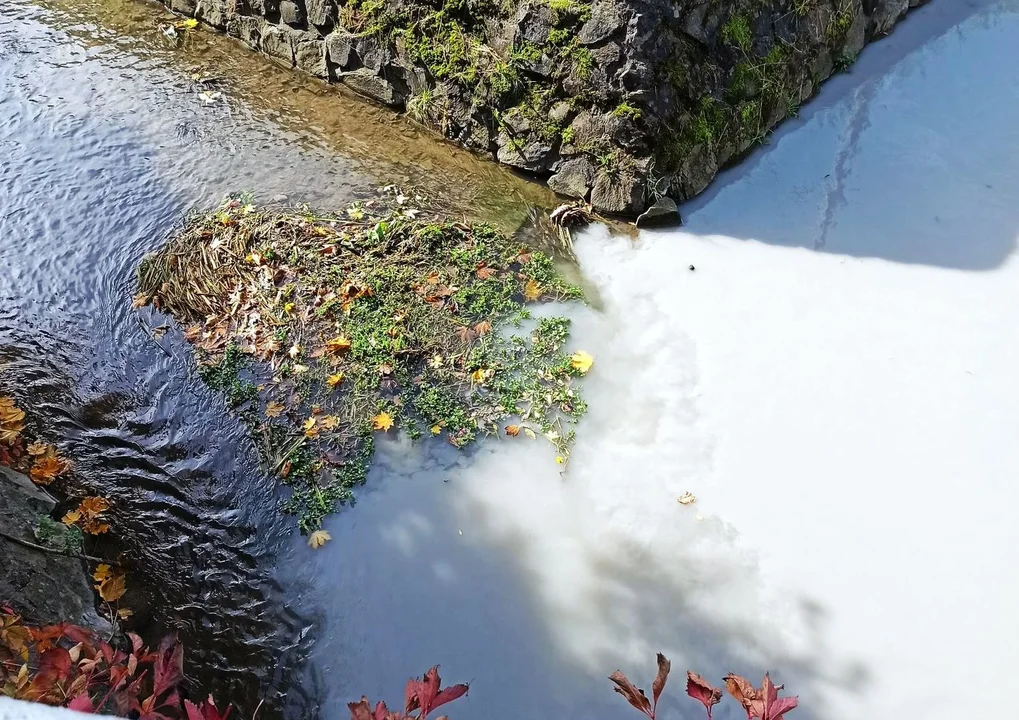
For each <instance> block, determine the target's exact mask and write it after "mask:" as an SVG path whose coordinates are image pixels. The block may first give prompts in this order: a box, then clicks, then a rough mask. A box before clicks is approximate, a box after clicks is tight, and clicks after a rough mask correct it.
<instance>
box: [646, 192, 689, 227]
mask: <svg viewBox="0 0 1019 720" xmlns="http://www.w3.org/2000/svg"><path fill="white" fill-rule="evenodd" d="M679 222H680V217H679V207H678V206H677V205H676V201H675V200H673V199H672V198H670V197H668V196H667V195H663V196H661V197H660V198H658V199H657V200H656V201H655V202H654V204H653V205H652V206H651V207H649V208H648V209H647V210H645V211H644V212H642V213H641V214H640V215H638V216H637V220H636V222H635V224H636V226H637V227H641V228H643V227H665V226H667V225H678V224H679Z"/></svg>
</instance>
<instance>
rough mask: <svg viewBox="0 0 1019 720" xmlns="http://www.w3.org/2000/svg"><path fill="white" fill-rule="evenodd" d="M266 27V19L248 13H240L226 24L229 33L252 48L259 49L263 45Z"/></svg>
mask: <svg viewBox="0 0 1019 720" xmlns="http://www.w3.org/2000/svg"><path fill="white" fill-rule="evenodd" d="M264 29H265V21H264V20H261V19H260V18H256V17H251V16H248V15H238V16H237V17H235V18H232V19H231V20H230V22H228V23H227V25H226V31H227V34H229V35H232V36H233V37H235V38H237V39H239V40H240V41H241V42H243V43H244V44H245V45H247V46H248V47H250V48H251V49H252V50H258V49H259V48H260V47H261V44H262V32H263V31H264Z"/></svg>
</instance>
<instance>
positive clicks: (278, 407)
mask: <svg viewBox="0 0 1019 720" xmlns="http://www.w3.org/2000/svg"><path fill="white" fill-rule="evenodd" d="M284 410H286V407H284V405H283V403H278V402H276V401H275V400H273V401H272V402H271V403H269V404H268V405H266V406H265V416H266V417H271V418H277V417H279V416H280V415H282V414H283V411H284Z"/></svg>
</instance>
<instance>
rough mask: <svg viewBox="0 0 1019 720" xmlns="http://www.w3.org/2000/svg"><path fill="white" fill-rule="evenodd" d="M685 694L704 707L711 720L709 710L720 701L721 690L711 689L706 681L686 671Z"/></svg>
mask: <svg viewBox="0 0 1019 720" xmlns="http://www.w3.org/2000/svg"><path fill="white" fill-rule="evenodd" d="M686 694H687V695H689V696H690V697H692V698H693V699H694V700H697V701H699V702H700V703H701V704H703V705H704V709H705V710H707V711H708V719H709V720H710V718H711V708H712V707H713V706H714V705H717V704H718V703H719V702H721V700H722V689H721V688H716V687H711V685H710V684H709V683H708V681H707V680H705V679H704V678H702V677H701V676H700V675H698V674H697V673H695V672H691V671H689V670H687V671H686Z"/></svg>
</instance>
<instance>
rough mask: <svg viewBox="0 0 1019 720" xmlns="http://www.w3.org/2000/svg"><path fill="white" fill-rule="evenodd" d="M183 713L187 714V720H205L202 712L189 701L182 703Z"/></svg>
mask: <svg viewBox="0 0 1019 720" xmlns="http://www.w3.org/2000/svg"><path fill="white" fill-rule="evenodd" d="M184 712H185V713H187V716H188V720H205V715H203V714H202V711H201V710H199V709H198V706H197V705H195V704H194V703H193V702H191V701H190V700H185V701H184Z"/></svg>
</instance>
